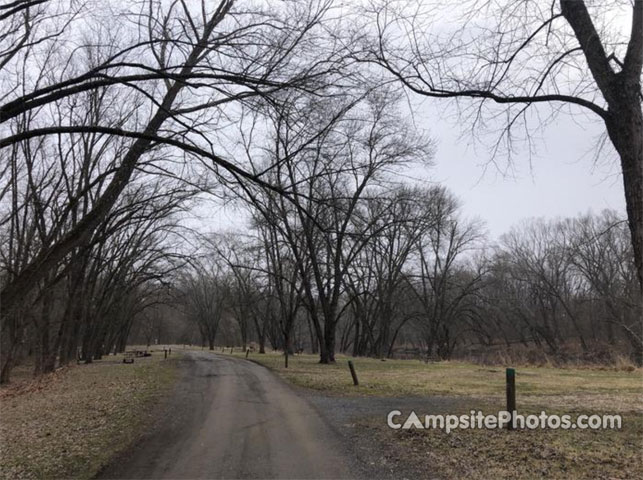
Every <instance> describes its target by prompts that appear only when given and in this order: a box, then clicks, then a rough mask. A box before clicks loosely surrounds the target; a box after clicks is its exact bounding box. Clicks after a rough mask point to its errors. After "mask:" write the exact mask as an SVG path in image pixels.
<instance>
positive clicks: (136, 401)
mask: <svg viewBox="0 0 643 480" xmlns="http://www.w3.org/2000/svg"><path fill="white" fill-rule="evenodd" d="M177 356H178V355H177ZM174 358H176V357H173V358H172V359H170V360H164V359H163V353H162V352H161V353H158V352H157V353H155V354H154V355H153V356H152V357H147V358H140V359H136V361H135V362H134V363H133V364H128V365H126V364H123V363H122V359H123V357H122V356H121V355H117V356H109V357H105V358H104V360H100V361H97V362H95V363H93V364H90V365H78V366H73V367H71V368H68V369H65V370H63V371H59V372H56V373H54V374H52V375H48V376H47V377H46V378H43V379H41V380H39V381H33V382H24V381H23V382H22V383H21V382H20V379H18V381H17V385H16V384H14V385H10V386H8V387H3V389H2V390H0V444H1V445H2V447H1V450H0V478H74V479H85V478H92V477H93V476H94V475H95V474H96V473H97V472H98V471H99V470H100V468H102V467H103V466H104V465H105V464H106V463H107V462H108V460H109V459H110V458H111V457H112V456H113V455H114V454H115V453H117V452H118V451H120V450H122V449H123V448H125V447H127V446H128V445H130V444H131V443H132V442H133V441H134V440H135V439H136V438H137V437H138V435H140V433H141V429H142V428H143V426H144V425H145V424H146V423H147V422H148V421H149V420H150V419H151V412H150V407H152V406H153V405H154V404H155V403H156V402H157V401H158V400H159V399H160V398H161V397H162V396H163V395H164V394H166V393H167V392H168V390H169V388H170V387H171V386H172V385H173V383H174V381H175V379H176V378H177V373H176V364H175V362H174ZM17 373H18V374H19V373H20V372H17ZM12 390H13V391H12Z"/></svg>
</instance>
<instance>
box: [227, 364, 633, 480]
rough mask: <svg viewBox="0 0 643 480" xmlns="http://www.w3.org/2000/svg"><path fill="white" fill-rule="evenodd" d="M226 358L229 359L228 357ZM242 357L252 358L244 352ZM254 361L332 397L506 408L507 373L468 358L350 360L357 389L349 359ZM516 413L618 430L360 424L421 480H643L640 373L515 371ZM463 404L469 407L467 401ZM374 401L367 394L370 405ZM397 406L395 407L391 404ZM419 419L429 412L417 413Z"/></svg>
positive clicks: (386, 456) (392, 461) (387, 463)
mask: <svg viewBox="0 0 643 480" xmlns="http://www.w3.org/2000/svg"><path fill="white" fill-rule="evenodd" d="M228 354H229V353H228ZM234 355H237V356H245V355H244V354H242V353H241V352H239V353H235V354H234ZM249 358H250V360H253V361H255V362H258V363H261V364H263V365H265V366H267V367H268V368H270V369H272V370H274V371H275V372H276V373H278V374H279V375H280V376H282V377H283V378H284V379H286V380H287V381H289V382H291V383H293V384H295V385H298V386H300V387H304V388H309V389H314V390H318V391H320V392H325V393H326V394H328V395H339V396H353V397H370V396H378V397H381V396H384V397H409V396H416V397H430V396H431V395H436V396H437V395H439V396H454V397H457V398H458V400H459V402H458V405H459V406H458V407H457V408H454V411H453V412H449V413H453V414H463V413H468V412H469V411H470V410H471V409H475V410H482V411H483V412H484V413H486V414H490V413H495V412H497V411H498V410H500V409H502V407H503V405H504V401H505V371H504V368H502V367H481V366H479V365H474V364H470V363H464V362H440V363H428V364H426V363H423V362H420V361H412V360H387V361H384V362H382V361H379V360H375V359H369V358H355V359H351V360H353V362H354V364H355V369H356V371H357V375H358V377H359V381H360V385H359V386H358V387H355V386H353V385H352V381H351V377H350V373H349V370H348V366H347V361H348V359H349V357H344V356H338V357H337V364H336V365H320V364H319V363H318V357H317V356H313V355H297V356H294V357H291V358H290V365H289V368H288V369H285V368H284V366H283V356H282V355H280V354H266V355H259V354H255V353H251V354H250V356H249ZM516 389H517V403H518V410H519V412H520V413H523V414H530V413H536V414H537V413H540V412H541V411H542V410H545V411H547V413H550V414H552V413H554V414H571V415H578V414H594V413H599V414H601V413H619V414H621V415H622V416H623V428H622V429H621V430H566V431H565V430H520V431H513V432H508V431H505V430H456V431H453V432H451V433H449V434H447V433H445V432H444V431H442V430H431V429H427V430H391V429H389V428H388V427H387V426H386V423H385V422H386V421H385V419H383V418H363V419H360V420H359V421H358V424H357V425H356V427H357V428H359V429H360V430H361V431H362V433H363V434H365V435H368V436H369V437H371V438H375V439H377V440H378V442H379V443H380V444H382V445H386V448H385V449H384V453H383V454H382V458H381V460H380V462H381V466H382V468H394V466H395V465H405V466H409V465H411V466H412V467H413V468H412V470H413V471H415V472H416V474H421V472H423V471H426V472H431V475H435V476H438V477H443V478H464V477H467V478H470V479H486V478H512V477H513V478H537V477H546V478H605V479H608V478H609V479H616V478H622V479H626V478H641V476H642V475H643V453H642V452H643V417H642V413H643V370H642V369H636V370H631V369H629V370H627V369H625V370H619V369H595V368H573V369H572V368H565V369H559V368H544V367H528V366H524V367H516ZM463 399H464V402H462V400H463ZM366 400H367V398H365V401H366ZM393 404H394V402H393ZM417 413H418V414H419V415H423V414H430V413H432V412H417Z"/></svg>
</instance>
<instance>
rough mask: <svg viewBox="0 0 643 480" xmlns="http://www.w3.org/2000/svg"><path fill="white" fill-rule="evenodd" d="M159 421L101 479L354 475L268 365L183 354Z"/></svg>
mask: <svg viewBox="0 0 643 480" xmlns="http://www.w3.org/2000/svg"><path fill="white" fill-rule="evenodd" d="M180 363H181V369H182V371H183V375H182V378H181V380H180V381H179V384H178V386H177V388H176V391H175V393H174V394H173V396H172V398H171V399H170V404H169V405H168V407H169V408H167V410H166V413H165V414H164V416H163V418H161V419H159V420H158V421H157V422H156V426H155V427H153V428H152V430H151V432H150V433H149V434H148V435H146V436H145V437H144V438H143V439H142V440H141V441H140V442H139V443H138V444H137V446H136V447H134V448H133V449H132V450H130V451H129V452H127V453H126V454H124V455H123V456H122V458H119V459H117V461H116V462H114V464H113V465H111V466H109V467H108V468H107V469H105V470H104V471H103V472H102V473H101V475H99V478H127V479H138V478H166V479H168V478H171V479H188V478H189V479H197V478H353V477H355V476H356V470H355V468H354V466H352V465H351V459H350V458H348V457H349V456H348V455H347V454H345V453H344V451H345V449H344V448H343V447H342V444H341V440H340V439H339V437H338V435H337V434H336V433H335V431H334V430H332V429H331V428H330V427H329V426H328V424H327V423H326V422H325V421H324V419H323V418H321V417H320V415H319V414H318V413H317V411H316V410H315V409H314V408H313V407H311V406H310V405H309V404H308V403H307V402H306V401H305V400H304V399H302V398H300V397H299V396H298V395H297V394H296V393H295V392H294V391H293V390H292V389H291V388H290V387H289V386H288V385H286V384H285V383H284V382H283V381H281V380H280V379H278V378H277V377H275V376H274V375H273V374H272V373H271V372H269V371H268V370H266V369H265V368H263V367H261V366H259V365H256V364H254V363H251V362H249V361H246V360H241V359H235V358H231V357H224V356H219V355H213V354H211V353H208V352H188V353H185V355H184V357H183V359H182V360H181V361H180Z"/></svg>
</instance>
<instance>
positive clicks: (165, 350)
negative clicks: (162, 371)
mask: <svg viewBox="0 0 643 480" xmlns="http://www.w3.org/2000/svg"><path fill="white" fill-rule="evenodd" d="M163 353H164V354H165V358H167V348H164V349H163Z"/></svg>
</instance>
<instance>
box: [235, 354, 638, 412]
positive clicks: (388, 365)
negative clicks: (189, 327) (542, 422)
mask: <svg viewBox="0 0 643 480" xmlns="http://www.w3.org/2000/svg"><path fill="white" fill-rule="evenodd" d="M227 352H229V350H228V351H227ZM226 354H229V353H226ZM234 355H238V356H244V354H242V353H238V354H237V353H235V354H234ZM249 358H250V360H253V361H256V362H259V363H261V364H263V365H265V366H267V367H268V368H270V369H272V370H274V371H275V372H277V373H278V374H279V375H281V376H282V377H284V378H285V379H286V380H288V381H290V382H292V383H293V384H295V385H299V386H302V387H305V388H311V389H314V390H320V391H324V392H326V393H329V394H333V395H349V396H365V395H367V396H389V397H396V396H400V397H404V396H430V395H457V396H467V397H475V398H476V399H478V400H480V401H483V402H484V403H489V404H496V405H502V402H503V401H504V400H503V399H504V395H505V370H504V369H503V368H500V367H484V366H480V365H475V364H472V363H466V362H438V363H428V364H427V363H424V362H420V361H417V360H387V361H384V362H382V361H380V360H377V359H372V358H351V357H345V356H343V355H338V356H337V363H336V364H335V365H320V364H319V363H318V361H319V359H318V357H317V356H315V355H296V356H291V357H290V362H289V363H290V365H289V368H288V369H286V368H284V361H283V360H284V359H283V355H280V354H276V353H275V354H265V355H259V354H256V353H251V354H250V356H249ZM349 359H351V360H352V361H353V363H354V365H355V369H356V370H357V375H358V377H359V381H360V385H359V386H358V387H355V386H353V384H352V380H351V376H350V373H349V370H348V366H347V361H348V360H349ZM516 390H517V392H518V393H517V395H518V401H519V405H523V406H543V405H546V406H547V407H548V408H580V407H582V408H585V409H595V410H610V411H615V412H643V369H635V370H627V369H624V370H621V369H606V368H594V369H592V368H553V367H528V366H525V367H517V368H516Z"/></svg>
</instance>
